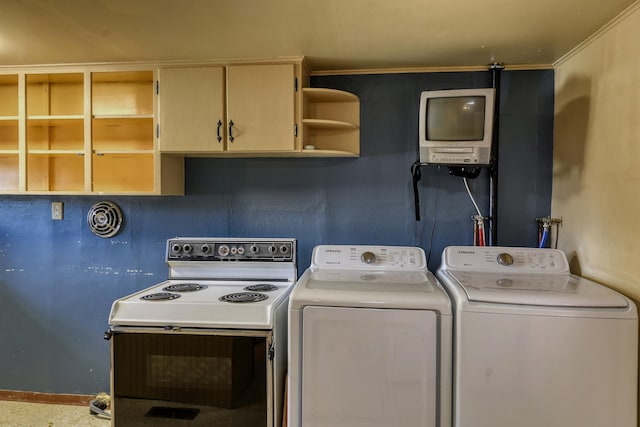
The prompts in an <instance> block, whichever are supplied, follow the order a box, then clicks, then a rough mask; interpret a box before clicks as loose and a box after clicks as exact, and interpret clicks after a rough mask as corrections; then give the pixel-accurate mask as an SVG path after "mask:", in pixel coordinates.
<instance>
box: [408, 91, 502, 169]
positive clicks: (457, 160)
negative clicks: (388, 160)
mask: <svg viewBox="0 0 640 427" xmlns="http://www.w3.org/2000/svg"><path fill="white" fill-rule="evenodd" d="M494 103H495V89H492V88H488V89H449V90H433V91H424V92H422V93H421V94H420V118H419V139H420V140H419V144H420V163H426V164H438V165H448V166H460V165H467V166H482V165H489V164H490V163H491V144H492V140H493V115H494V108H495V104H494Z"/></svg>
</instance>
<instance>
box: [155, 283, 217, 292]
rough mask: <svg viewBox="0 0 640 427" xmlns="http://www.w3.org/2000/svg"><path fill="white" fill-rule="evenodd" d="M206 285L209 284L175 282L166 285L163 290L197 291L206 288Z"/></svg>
mask: <svg viewBox="0 0 640 427" xmlns="http://www.w3.org/2000/svg"><path fill="white" fill-rule="evenodd" d="M206 287H207V285H201V284H199V283H175V284H173V285H169V286H165V287H164V288H162V290H163V291H167V292H195V291H201V290H203V289H206Z"/></svg>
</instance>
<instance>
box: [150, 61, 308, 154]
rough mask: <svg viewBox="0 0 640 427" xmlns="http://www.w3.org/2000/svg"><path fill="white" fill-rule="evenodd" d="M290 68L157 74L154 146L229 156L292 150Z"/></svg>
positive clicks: (188, 69)
mask: <svg viewBox="0 0 640 427" xmlns="http://www.w3.org/2000/svg"><path fill="white" fill-rule="evenodd" d="M295 78H296V76H295V65H294V64H241V65H227V66H201V67H173V68H161V69H160V70H159V97H158V99H159V107H158V110H159V117H160V119H159V121H160V131H159V147H160V151H161V152H165V153H184V154H195V155H199V154H200V155H206V154H213V155H215V154H219V153H226V154H229V155H231V154H232V153H236V154H238V155H243V154H255V155H262V154H269V153H286V152H292V151H294V150H295V149H296V132H295V108H296V102H295V98H296V90H295Z"/></svg>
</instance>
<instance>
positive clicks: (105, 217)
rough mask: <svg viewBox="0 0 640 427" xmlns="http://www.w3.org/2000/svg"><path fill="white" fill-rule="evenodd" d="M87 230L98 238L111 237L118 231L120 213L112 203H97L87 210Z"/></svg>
mask: <svg viewBox="0 0 640 427" xmlns="http://www.w3.org/2000/svg"><path fill="white" fill-rule="evenodd" d="M87 223H88V224H89V229H90V230H91V232H92V233H93V234H95V235H96V236H98V237H104V238H107V237H113V236H115V235H116V234H118V231H120V226H121V225H122V212H121V211H120V208H119V207H118V205H116V204H115V203H113V202H108V201H102V202H98V203H96V204H95V205H93V206H92V207H91V209H89V213H88V214H87Z"/></svg>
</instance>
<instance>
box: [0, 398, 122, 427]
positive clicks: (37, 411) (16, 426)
mask: <svg viewBox="0 0 640 427" xmlns="http://www.w3.org/2000/svg"><path fill="white" fill-rule="evenodd" d="M109 425H110V421H109V420H108V419H107V418H105V417H101V416H96V415H91V412H90V410H89V406H78V405H57V404H46V403H27V402H14V401H4V400H0V427H108V426H109Z"/></svg>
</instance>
